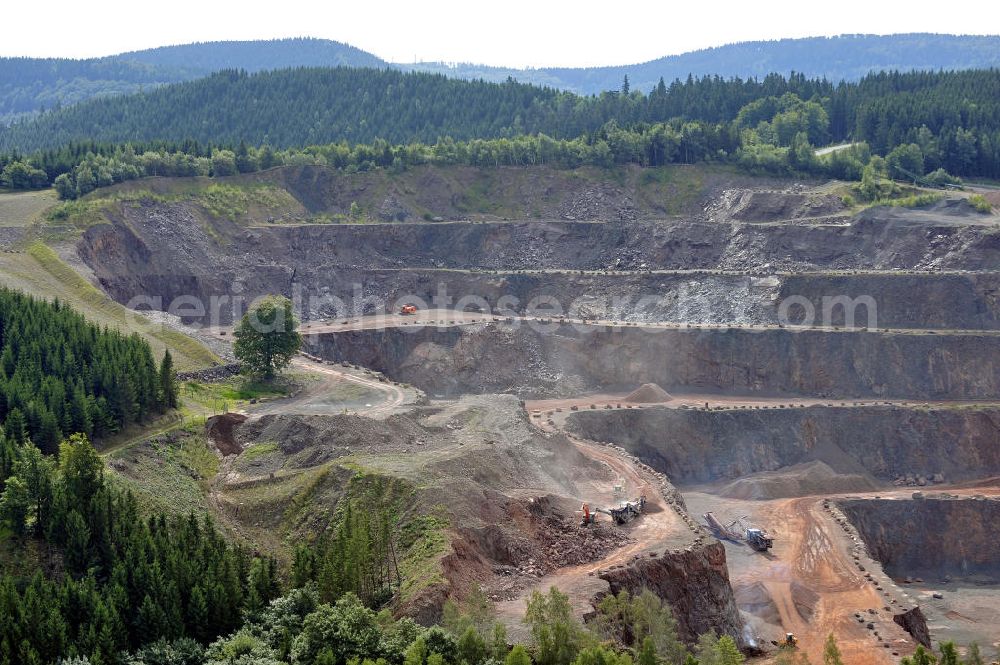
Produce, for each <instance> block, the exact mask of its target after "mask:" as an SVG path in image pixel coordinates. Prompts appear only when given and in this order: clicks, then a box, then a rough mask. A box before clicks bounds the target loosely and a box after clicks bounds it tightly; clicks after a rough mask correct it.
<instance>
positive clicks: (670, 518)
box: [497, 437, 695, 640]
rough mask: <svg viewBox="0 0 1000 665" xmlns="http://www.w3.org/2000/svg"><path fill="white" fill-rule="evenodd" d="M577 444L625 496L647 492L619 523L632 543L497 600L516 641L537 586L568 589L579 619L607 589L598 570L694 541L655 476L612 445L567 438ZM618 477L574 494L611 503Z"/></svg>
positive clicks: (524, 634) (523, 635)
mask: <svg viewBox="0 0 1000 665" xmlns="http://www.w3.org/2000/svg"><path fill="white" fill-rule="evenodd" d="M570 438H571V440H572V441H573V443H574V444H575V445H576V447H577V448H578V449H579V450H580V452H581V453H583V454H584V455H585V456H587V457H589V458H590V459H592V460H595V461H597V462H600V463H603V464H605V465H606V466H607V467H608V469H609V470H610V471H611V475H612V477H615V478H619V479H620V480H621V481H624V482H623V485H624V487H625V489H626V492H627V495H628V498H630V499H631V498H634V496H637V495H642V496H645V497H646V506H645V509H644V511H643V513H642V515H640V516H639V517H637V518H636V519H635V520H634V521H633V522H631V523H630V524H628V525H626V526H623V527H620V528H622V529H624V530H625V531H626V532H627V533H628V535H629V537H630V538H631V539H632V542H630V543H629V544H627V545H625V546H624V547H620V548H618V549H616V550H614V551H613V552H611V553H610V554H609V555H608V556H606V557H604V558H603V559H600V560H598V561H593V562H591V563H586V564H581V565H577V566H570V567H567V568H562V569H560V570H558V571H555V572H553V573H551V574H549V575H546V576H545V577H542V578H541V579H539V581H538V582H537V583H536V584H533V585H531V586H529V587H527V588H525V589H523V590H522V591H521V592H520V593H519V594H518V596H517V597H516V598H514V599H513V600H509V601H505V602H500V603H497V616H498V618H499V619H500V620H501V621H503V622H504V623H505V624H506V626H507V630H508V635H509V637H511V638H513V639H515V640H527V639H529V638H530V634H529V632H528V627H527V626H526V625H525V624H524V623H523V619H524V613H525V610H526V609H527V603H528V599H529V598H530V597H531V594H532V593H534V592H536V591H538V592H541V593H545V592H547V591H548V590H549V589H550V588H551V587H556V588H557V589H559V590H560V591H561V592H563V593H565V594H567V595H568V596H569V599H570V603H571V605H572V607H573V610H574V613H575V614H576V616H577V617H578V618H582V617H583V615H584V614H586V613H588V612H592V611H593V606H592V605H591V601H592V600H593V598H594V596H595V595H597V594H598V593H600V592H602V591H603V592H606V591H608V583H607V582H605V581H604V580H602V579H600V578H599V577H598V576H597V574H598V572H599V571H601V570H604V569H607V568H610V567H612V566H616V565H624V564H627V563H628V562H630V561H631V560H633V559H634V558H637V557H640V556H648V555H649V553H650V552H657V553H662V552H663V551H664V550H665V549H668V548H676V547H683V546H685V545H688V544H690V543H691V541H693V540H694V537H695V534H694V532H693V531H692V530H691V529H690V527H688V526H687V524H685V523H684V521H683V520H682V519H681V517H680V516H679V515H678V514H677V512H676V511H675V510H674V509H673V508H672V507H670V506H669V505H667V503H666V501H664V499H663V495H662V493H661V488H660V482H659V480H658V479H657V478H656V477H654V476H652V475H650V474H648V473H646V472H644V471H641V470H639V469H637V468H636V467H635V465H634V464H633V462H632V461H631V460H629V459H627V458H626V457H624V456H622V455H621V454H619V453H618V452H617V451H615V450H614V449H612V448H608V447H607V446H603V445H600V444H597V443H594V442H591V441H584V440H581V439H577V438H573V437H570ZM615 482H616V481H611V482H609V483H606V484H603V485H601V486H597V485H595V486H593V487H591V488H589V490H590V492H591V494H590V495H589V496H586V497H578V498H579V499H580V501H581V505H582V503H583V502H584V501H587V502H589V503H590V505H591V506H592V507H606V506H611V505H614V504H615V499H614V497H613V485H614V484H615ZM598 519H599V520H610V519H611V518H610V517H608V516H607V515H604V514H599V515H598Z"/></svg>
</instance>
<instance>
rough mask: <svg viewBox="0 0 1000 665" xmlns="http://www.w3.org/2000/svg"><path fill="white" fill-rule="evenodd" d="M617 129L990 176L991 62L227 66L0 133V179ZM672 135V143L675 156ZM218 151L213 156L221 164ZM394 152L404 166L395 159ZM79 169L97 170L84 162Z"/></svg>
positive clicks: (189, 169)
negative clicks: (615, 81)
mask: <svg viewBox="0 0 1000 665" xmlns="http://www.w3.org/2000/svg"><path fill="white" fill-rule="evenodd" d="M762 123H766V124H762ZM616 132H624V133H626V134H633V135H643V136H646V137H648V139H649V141H650V142H651V143H656V142H661V143H664V142H665V143H666V144H667V145H666V146H665V149H662V150H660V151H659V152H658V151H657V146H656V145H653V146H651V147H650V148H649V150H648V151H647V152H646V154H645V155H632V156H631V157H630V158H629V159H630V160H631V161H635V162H636V163H648V164H651V165H657V163H661V162H664V161H665V162H666V163H669V162H670V161H676V162H688V163H690V162H695V161H703V160H730V161H736V162H737V163H742V164H745V161H746V160H741V159H740V157H741V155H742V154H744V153H745V152H747V151H749V152H751V153H754V152H758V151H760V149H761V147H765V148H768V149H773V148H782V149H785V148H790V147H792V143H793V141H794V140H795V138H796V136H797V135H798V134H799V133H805V140H806V141H807V142H808V143H809V145H812V146H820V145H825V144H827V143H830V142H839V141H848V140H849V141H853V142H857V143H866V144H867V145H868V146H869V148H870V149H871V151H872V152H873V153H875V154H880V155H883V156H885V155H887V154H888V153H889V152H891V151H892V150H893V149H895V148H897V147H900V146H913V145H915V146H917V147H918V148H919V149H920V151H921V155H922V157H923V160H924V162H925V165H926V168H927V171H934V170H936V169H938V168H942V169H945V170H946V171H948V172H950V173H954V174H957V175H962V176H982V177H1000V70H996V69H988V70H971V71H960V72H910V73H900V72H882V73H877V74H871V75H869V76H866V77H865V78H863V79H861V80H860V81H857V82H842V83H839V84H836V85H835V84H833V83H830V82H829V81H826V80H824V79H808V78H806V77H804V76H802V75H800V74H794V73H793V74H791V75H789V76H787V77H786V76H781V75H777V74H772V75H769V76H767V77H764V78H763V79H760V80H757V79H747V80H744V79H739V78H733V79H723V78H720V77H717V76H716V77H702V78H694V77H688V79H687V80H684V81H681V80H677V81H674V82H673V83H671V84H669V85H668V84H666V83H665V82H664V81H662V80H661V81H660V83H659V84H658V85H657V86H656V87H654V88H653V89H652V90H651V91H650V92H649V93H648V94H643V93H641V92H638V91H636V90H633V89H631V87H630V86H629V85H628V82H627V79H626V80H625V81H624V82H623V85H622V88H621V89H620V90H614V91H608V92H605V93H602V94H600V95H593V96H588V97H584V96H579V95H575V94H572V93H568V92H560V91H557V90H553V89H550V88H543V87H537V86H531V85H525V84H520V83H516V82H515V81H513V80H510V81H507V82H506V83H486V82H484V81H461V80H455V79H449V78H446V77H444V76H440V75H430V74H420V73H403V72H398V71H385V70H376V69H351V68H334V69H319V68H311V69H310V68H302V69H291V70H281V71H271V72H260V73H256V74H247V73H245V72H239V71H226V72H220V73H218V74H215V75H213V76H210V77H207V78H205V79H199V80H197V81H191V82H186V83H180V84H176V85H171V86H166V87H163V88H159V89H156V90H154V91H152V92H149V93H142V94H137V95H128V96H120V97H112V98H104V99H97V100H91V101H88V102H86V103H83V104H79V105H77V106H73V107H69V108H65V109H61V110H58V111H50V112H48V113H45V114H43V115H42V116H41V117H39V118H37V119H35V120H31V121H25V122H22V123H18V124H16V125H14V126H12V127H9V128H6V129H0V150H4V151H5V156H3V157H0V173H2V174H3V175H2V176H0V177H2V179H3V181H4V183H5V184H6V186H8V187H14V188H18V187H32V186H38V185H39V184H40V183H41V182H42V175H41V172H43V171H44V175H45V178H46V181H47V182H49V183H51V182H53V181H54V180H55V178H56V177H58V176H59V175H61V174H62V173H66V172H68V171H69V170H71V169H72V168H74V167H76V166H77V165H79V164H80V162H81V161H82V160H83V159H84V158H85V157H86V156H87V155H95V156H105V157H107V156H109V155H111V154H112V153H115V152H116V151H120V150H122V149H123V148H122V145H121V144H122V143H124V142H125V141H133V142H135V143H133V147H132V149H133V151H135V152H136V153H137V154H139V153H141V154H149V153H160V154H175V153H177V154H184V155H187V156H189V157H190V158H189V159H187V160H181V161H180V162H178V161H176V160H175V161H173V162H171V163H165V164H164V163H160V164H157V165H155V166H153V167H152V168H149V169H147V170H148V172H149V174H155V173H160V172H163V173H164V174H169V175H175V174H176V175H192V174H207V173H215V172H216V171H218V173H219V174H225V173H228V172H232V171H234V170H254V168H267V167H268V165H271V166H273V165H275V163H272V162H280V161H281V159H280V158H276V157H275V155H276V154H280V153H281V152H282V151H288V152H290V153H291V154H293V155H300V154H303V153H304V154H307V155H308V154H315V153H317V152H323V150H321V148H322V147H323V146H331V145H336V146H352V147H353V148H358V149H359V151H360V152H361V153H365V152H371V153H373V154H370V155H361V156H360V157H358V159H357V164H358V165H359V166H362V165H363V164H365V163H371V164H379V162H382V164H381V165H382V166H388V165H389V164H386V163H385V161H386V160H385V159H384V153H385V152H386V146H398V147H400V148H402V147H408V146H442V145H449V144H454V145H467V146H472V145H478V143H477V142H478V141H483V142H484V145H485V146H489V147H490V148H491V149H490V150H488V151H487V152H492V153H500V154H502V153H504V150H503V148H502V147H501V146H500V145H497V144H495V143H494V141H499V140H505V141H508V142H510V145H511V146H515V145H520V144H523V143H524V142H531V141H539V142H541V143H543V144H548V145H549V146H550V147H551V144H553V143H554V144H558V145H565V146H567V152H569V153H574V152H576V153H584V154H577V155H576V156H574V155H569V156H567V157H565V159H566V160H567V161H573V160H574V159H576V160H583V161H584V162H586V163H596V164H600V163H606V162H608V161H614V160H617V159H619V158H620V153H616V154H615V155H614V157H613V158H609V157H608V155H607V154H606V151H605V146H607V147H610V148H611V151H612V152H615V151H614V146H612V145H611V141H609V135H613V134H615V133H616ZM660 137H662V138H660ZM671 141H677V142H679V143H680V145H679V147H678V150H677V152H676V153H675V154H673V155H671V154H670V152H669V147H670V146H669V144H670V143H671ZM247 146H251V148H248V147H247ZM306 146H314V147H315V148H314V149H306V148H305V147H306ZM366 147H367V148H369V149H371V150H366V149H365V148H366ZM353 148H348V149H353ZM493 148H495V150H493ZM584 148H592V149H593V150H592V154H590V153H588V151H587V150H584ZM251 150H255V151H264V152H265V153H266V154H258V155H257V158H256V160H255V159H252V158H249V157H248V156H247V155H248V154H250V151H251ZM216 152H219V153H222V154H221V155H220V156H219V157H218V158H217V159H216V158H215V157H214V155H215V153H216ZM325 152H330V149H329V148H327V149H326V150H325ZM394 152H396V153H397V154H394V155H393V157H394V158H395V157H400V161H401V163H403V164H406V163H407V159H406V156H405V154H404V155H399V154H398V152H399V151H398V150H397V151H394ZM418 152H419V151H418ZM379 153H381V154H379ZM526 157H528V156H526ZM506 158H507V159H509V160H510V161H517V159H518V156H517V155H514V154H511V155H509V156H506ZM540 158H541V159H542V160H544V159H545V157H544V156H540ZM498 159H502V158H499V157H498ZM255 161H256V167H255V166H254V162H255ZM334 161H336V160H334ZM470 161H476V158H475V157H470ZM481 161H483V162H485V163H489V158H488V157H484V158H483V159H482V160H481ZM496 161H497V159H495V160H494V163H496ZM764 161H765V162H769V161H770V160H764ZM792 166H794V164H792ZM112 171H113V170H112ZM89 175H92V177H93V179H94V180H95V182H100V181H101V180H102V175H101V174H99V173H96V172H94V169H93V168H92V169H91V173H90V174H89ZM111 177H112V178H113V177H114V172H112V175H111ZM104 179H106V178H104ZM85 180H87V181H88V183H89V179H88V178H85ZM87 186H89V184H87V183H85V184H84V186H83V187H82V188H81V189H86V188H87Z"/></svg>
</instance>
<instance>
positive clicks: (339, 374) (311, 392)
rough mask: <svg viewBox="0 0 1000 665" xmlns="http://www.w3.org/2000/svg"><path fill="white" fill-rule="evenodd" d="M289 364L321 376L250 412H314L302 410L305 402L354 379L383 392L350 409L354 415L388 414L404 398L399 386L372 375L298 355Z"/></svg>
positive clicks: (380, 415)
mask: <svg viewBox="0 0 1000 665" xmlns="http://www.w3.org/2000/svg"><path fill="white" fill-rule="evenodd" d="M292 366H293V367H294V368H295V369H297V370H300V371H303V372H309V373H311V374H316V375H318V376H319V377H321V380H320V381H318V382H316V383H315V384H312V385H309V386H307V387H306V388H305V389H304V390H303V391H302V392H301V393H299V394H297V395H296V396H295V397H292V398H290V399H283V400H275V401H271V402H266V403H264V404H262V405H260V406H259V407H258V408H255V409H252V410H251V411H250V412H249V414H250V415H252V416H261V415H266V414H278V413H297V412H299V411H300V410H301V411H304V412H307V413H315V408H312V409H309V410H308V411H306V410H305V409H304V408H303V407H305V406H307V405H312V406H313V407H315V402H316V400H317V399H320V398H322V397H323V396H324V395H325V394H327V393H329V392H330V390H331V388H333V387H334V386H336V385H337V384H339V383H344V382H347V383H354V384H357V385H360V386H364V387H366V388H370V389H372V390H375V391H378V392H379V393H381V394H382V395H383V396H384V399H383V400H382V401H381V402H378V403H375V404H372V406H363V407H357V408H353V409H351V410H352V411H353V412H354V413H356V414H358V415H364V416H369V417H372V418H380V417H383V416H386V415H389V414H390V413H392V412H393V411H394V410H395V409H397V408H398V407H400V406H402V405H403V403H404V402H405V401H406V393H405V392H404V391H403V389H402V388H400V387H399V386H396V385H394V384H391V383H382V382H381V381H378V380H376V379H371V378H368V377H365V376H358V375H357V374H353V373H351V372H346V371H343V370H339V369H336V368H334V367H331V366H328V365H324V364H323V363H319V362H316V361H313V360H309V359H308V358H304V357H301V356H300V357H297V358H295V359H294V360H292Z"/></svg>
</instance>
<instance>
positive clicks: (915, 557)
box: [838, 495, 1000, 583]
mask: <svg viewBox="0 0 1000 665" xmlns="http://www.w3.org/2000/svg"><path fill="white" fill-rule="evenodd" d="M838 505H839V506H840V508H841V510H842V511H843V512H844V514H845V515H847V517H848V518H849V519H850V520H851V522H852V523H853V524H854V526H855V527H857V529H858V532H859V533H860V534H861V537H862V539H863V540H864V541H865V544H866V545H867V546H868V550H869V551H870V552H871V553H872V554H873V556H874V557H875V558H876V559H878V560H879V561H880V562H881V563H882V565H883V567H884V568H885V571H886V572H887V573H889V574H890V575H892V576H893V577H894V578H896V579H903V578H907V577H909V578H927V579H928V580H935V581H938V580H942V579H947V578H950V579H955V580H964V581H973V582H991V583H996V582H1000V539H998V538H997V537H996V536H997V534H996V525H997V521H998V520H1000V499H997V498H979V499H975V498H968V497H965V498H958V497H955V498H945V497H942V496H941V495H929V496H928V497H927V498H924V499H914V500H905V499H904V500H893V499H856V500H843V501H839V502H838Z"/></svg>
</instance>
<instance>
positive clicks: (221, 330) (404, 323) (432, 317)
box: [204, 309, 1000, 340]
mask: <svg viewBox="0 0 1000 665" xmlns="http://www.w3.org/2000/svg"><path fill="white" fill-rule="evenodd" d="M489 323H506V324H509V325H521V324H535V325H540V326H546V327H548V326H554V325H556V324H559V323H566V324H572V325H577V326H582V327H583V328H584V329H589V328H591V327H604V328H640V329H646V330H650V331H653V330H657V329H663V328H684V329H691V330H786V331H789V332H798V331H810V330H812V331H816V330H819V331H828V332H839V333H845V334H849V333H853V332H871V331H870V330H868V329H867V328H865V327H863V326H856V327H852V328H848V327H844V326H820V325H812V326H804V325H794V324H788V325H780V326H779V325H775V324H742V325H731V324H723V323H689V322H676V321H657V322H645V321H616V320H612V319H578V318H574V317H572V316H564V315H561V314H559V313H558V312H553V313H552V314H548V313H545V312H539V313H538V314H537V315H528V316H525V315H519V314H514V313H508V312H500V313H482V312H467V311H461V310H453V309H427V310H418V311H417V313H416V314H386V313H382V314H369V315H365V316H360V317H358V316H354V317H348V318H337V319H333V320H328V321H308V322H305V323H303V324H302V326H301V327H300V328H299V332H300V333H302V334H303V335H322V334H329V333H337V332H348V331H353V330H382V329H386V328H407V327H414V328H420V327H433V326H437V327H449V326H472V325H486V324H489ZM204 331H205V333H206V334H208V335H211V336H214V337H218V338H220V339H224V340H230V339H232V333H233V328H232V327H213V328H205V329H204ZM885 331H886V332H891V333H892V334H895V335H926V334H927V330H926V329H923V328H892V329H885ZM935 332H936V333H939V334H940V333H947V334H949V335H974V336H980V337H981V336H990V337H1000V330H981V329H972V330H965V329H935Z"/></svg>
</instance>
